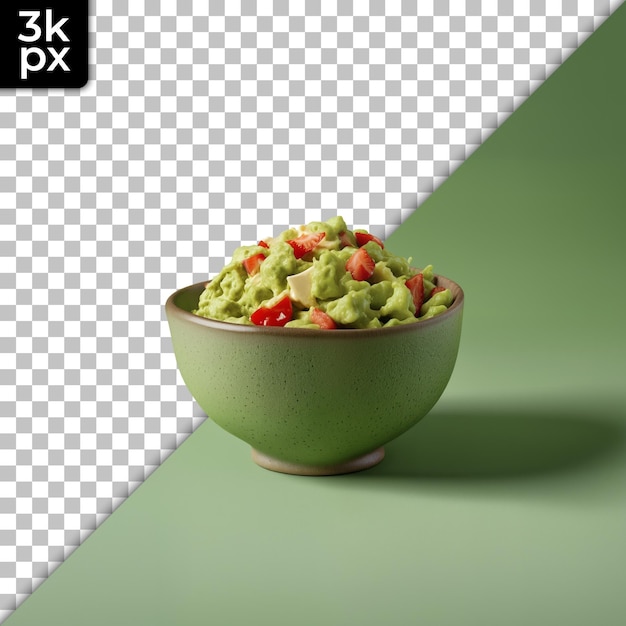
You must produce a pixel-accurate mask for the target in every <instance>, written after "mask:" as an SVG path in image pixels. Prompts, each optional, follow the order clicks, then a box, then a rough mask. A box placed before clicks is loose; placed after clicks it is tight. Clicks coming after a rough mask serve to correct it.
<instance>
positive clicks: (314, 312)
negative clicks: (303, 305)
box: [311, 307, 337, 330]
mask: <svg viewBox="0 0 626 626" xmlns="http://www.w3.org/2000/svg"><path fill="white" fill-rule="evenodd" d="M311 322H313V324H317V325H318V326H319V327H320V328H323V329H324V330H332V329H334V328H337V324H335V320H334V319H333V318H332V317H331V316H330V315H328V313H325V312H324V311H322V309H317V308H315V307H313V308H312V309H311Z"/></svg>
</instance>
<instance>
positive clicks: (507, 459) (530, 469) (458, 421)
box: [364, 403, 626, 482]
mask: <svg viewBox="0 0 626 626" xmlns="http://www.w3.org/2000/svg"><path fill="white" fill-rule="evenodd" d="M385 450H386V456H385V459H384V460H383V462H382V463H381V464H380V465H378V466H376V467H375V468H372V469H371V470H369V471H368V472H365V473H364V475H370V476H372V477H374V476H376V477H377V478H405V479H420V480H423V479H428V480H431V481H432V480H440V481H450V482H461V481H462V482H487V481H501V480H508V481H512V480H521V479H531V478H541V477H545V476H547V475H555V474H563V473H567V472H574V471H578V470H580V469H581V468H584V467H586V466H588V465H590V464H593V463H597V462H599V461H601V460H603V459H606V458H608V457H609V456H613V455H615V454H616V453H618V452H620V451H622V452H623V451H624V450H626V423H625V422H624V420H623V418H622V417H621V416H620V415H619V410H618V408H617V407H611V406H605V407H601V408H598V405H597V404H596V405H595V406H594V405H593V403H590V406H588V407H585V406H584V405H583V406H580V405H578V406H568V405H548V406H545V405H540V406H532V405H526V404H520V405H518V406H511V405H501V406H489V407H487V406H480V405H471V404H468V405H463V406H462V405H451V406H445V407H443V406H442V407H441V409H435V410H434V411H433V412H432V413H431V414H430V415H429V416H427V417H426V418H425V419H424V420H423V421H422V422H420V423H418V424H417V425H416V426H415V427H413V428H412V429H411V430H409V431H408V432H407V433H405V434H404V435H402V436H401V437H399V438H398V439H396V440H395V441H392V442H391V443H389V444H387V445H386V446H385Z"/></svg>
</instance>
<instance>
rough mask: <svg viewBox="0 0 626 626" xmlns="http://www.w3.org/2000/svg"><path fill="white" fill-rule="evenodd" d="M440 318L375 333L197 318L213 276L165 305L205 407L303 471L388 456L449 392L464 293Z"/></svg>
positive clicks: (352, 466)
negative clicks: (196, 311) (393, 442)
mask: <svg viewBox="0 0 626 626" xmlns="http://www.w3.org/2000/svg"><path fill="white" fill-rule="evenodd" d="M437 282H438V284H439V285H443V286H445V287H447V288H449V289H451V290H452V293H453V294H454V297H455V299H454V303H453V304H452V306H451V307H450V308H449V309H448V311H446V312H445V313H442V314H440V315H438V316H436V317H433V318H431V319H428V320H423V321H421V322H417V323H415V324H408V325H404V326H395V327H392V328H383V329H366V330H347V329H345V330H311V329H298V328H271V327H261V326H245V325H240V324H231V323H227V322H219V321H215V320H209V319H206V318H203V317H199V316H197V315H194V314H193V313H191V311H192V310H194V309H195V308H197V305H198V298H199V297H200V294H201V293H202V291H203V290H204V288H205V286H206V283H198V284H195V285H191V286H190V287H185V288H184V289H180V290H179V291H176V292H175V293H174V294H172V295H171V296H170V297H169V299H168V300H167V303H166V305H165V311H166V315H167V319H168V322H169V325H170V331H171V334H172V342H173V346H174V353H175V355H176V361H177V363H178V368H179V369H180V372H181V374H182V377H183V380H184V381H185V384H186V385H187V387H188V388H189V391H190V392H191V394H192V395H193V397H194V398H195V399H196V401H197V402H198V404H199V405H200V407H201V408H202V409H203V410H204V411H205V413H206V414H207V415H208V416H209V417H210V418H211V419H212V420H213V421H214V422H216V423H217V424H219V426H221V427H222V428H224V429H225V430H227V431H228V432H230V433H232V434H233V435H235V436H236V437H239V438H240V439H242V440H243V441H246V442H247V443H249V444H250V445H251V446H252V456H253V459H254V460H255V461H256V463H258V464H259V465H261V466H263V467H266V468H267V469H271V470H275V471H280V472H286V473H291V474H309V475H325V474H341V473H347V472H352V471H357V470H361V469H365V468H367V467H371V466H372V465H375V464H376V463H378V462H379V461H381V460H382V458H383V456H384V450H383V445H384V444H385V443H387V442H389V441H391V440H392V439H394V438H395V437H397V436H398V435H400V434H402V433H403V432H405V431H406V430H408V429H409V428H410V427H411V426H413V425H414V424H416V423H417V422H418V421H419V420H420V419H421V418H422V417H424V416H425V415H426V414H427V413H428V411H430V409H431V408H432V407H433V406H434V405H435V403H436V402H437V400H438V399H439V397H440V396H441V394H442V393H443V391H444V389H445V387H446V385H447V384H448V381H449V379H450V376H451V374H452V370H453V369H454V364H455V361H456V356H457V352H458V347H459V341H460V337H461V322H462V316H463V291H462V289H461V288H460V287H459V286H458V285H457V284H456V283H454V282H452V281H451V280H448V279H447V278H444V277H443V276H438V277H437Z"/></svg>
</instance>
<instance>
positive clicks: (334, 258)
mask: <svg viewBox="0 0 626 626" xmlns="http://www.w3.org/2000/svg"><path fill="white" fill-rule="evenodd" d="M410 263H411V259H404V258H402V257H398V256H395V255H394V254H392V253H391V252H389V250H387V249H386V248H385V246H384V243H383V242H382V241H381V240H380V239H378V238H377V237H375V236H374V235H372V234H370V233H368V232H367V231H365V230H354V231H351V230H349V229H348V227H347V226H346V223H345V221H344V220H343V218H342V217H340V216H337V217H333V218H332V219H329V220H328V221H326V222H311V223H310V224H307V225H306V226H301V227H300V228H299V229H296V228H290V229H288V230H286V231H284V232H283V233H281V234H280V235H279V236H278V237H272V238H266V239H264V240H262V241H260V242H259V243H258V244H257V245H249V246H241V247H239V248H237V250H235V252H234V254H233V257H232V260H231V262H230V263H229V264H228V265H226V267H224V269H222V271H221V272H220V273H219V274H218V275H217V276H216V277H215V278H214V279H213V280H212V281H210V282H209V283H208V284H207V287H206V289H205V290H204V292H203V293H202V295H201V296H200V300H199V303H198V309H197V310H195V311H194V313H195V314H196V315H200V316H202V317H207V318H210V319H216V320H222V321H225V322H233V323H236V324H252V325H258V326H286V327H288V328H315V329H320V328H322V329H327V330H332V329H341V328H381V327H388V326H397V325H398V324H412V323H415V322H419V321H420V320H423V319H427V318H430V317H433V316H435V315H438V314H439V313H443V312H444V311H446V310H447V308H448V307H449V306H450V305H451V304H452V300H453V296H452V293H451V291H450V290H449V289H444V288H443V287H438V286H437V285H436V284H435V278H434V275H433V268H432V266H431V265H429V266H427V267H426V268H425V269H423V270H417V269H415V268H413V267H411V265H410Z"/></svg>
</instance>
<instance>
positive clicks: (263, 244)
mask: <svg viewBox="0 0 626 626" xmlns="http://www.w3.org/2000/svg"><path fill="white" fill-rule="evenodd" d="M259 245H260V246H261V248H269V246H268V245H267V244H266V243H265V242H264V241H263V240H262V239H261V241H259Z"/></svg>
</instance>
